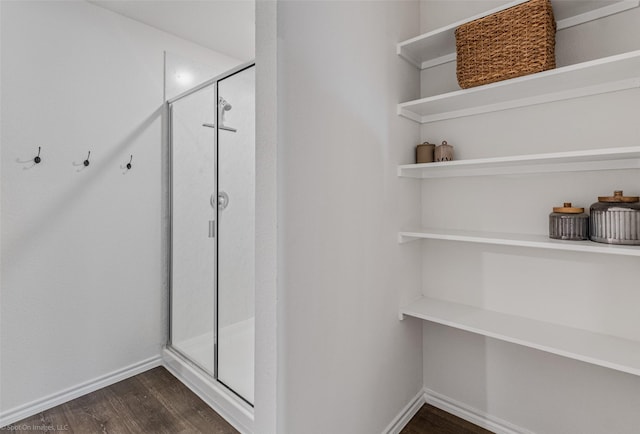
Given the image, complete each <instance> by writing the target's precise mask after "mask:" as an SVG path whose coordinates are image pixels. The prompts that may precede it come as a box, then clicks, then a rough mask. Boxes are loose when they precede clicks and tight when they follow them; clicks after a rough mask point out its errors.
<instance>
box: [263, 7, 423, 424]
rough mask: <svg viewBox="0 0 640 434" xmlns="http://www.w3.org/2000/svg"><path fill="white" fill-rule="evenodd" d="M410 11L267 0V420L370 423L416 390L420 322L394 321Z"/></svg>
mask: <svg viewBox="0 0 640 434" xmlns="http://www.w3.org/2000/svg"><path fill="white" fill-rule="evenodd" d="M418 19H419V14H418V3H417V2H408V1H407V2H405V1H402V2H397V1H366V2H325V1H309V2H299V1H281V2H278V11H277V21H278V49H277V56H278V65H277V71H278V102H277V107H278V115H277V116H278V119H277V120H278V128H279V130H278V177H279V180H278V201H279V214H278V231H279V239H278V240H279V241H278V244H279V254H278V261H279V264H278V269H279V276H278V285H279V288H280V291H281V293H280V294H281V298H279V300H278V303H279V307H278V309H279V310H278V311H279V312H280V313H281V316H280V319H281V321H279V322H278V328H279V330H281V332H280V333H281V334H280V335H279V336H280V337H281V339H282V342H281V343H280V345H279V353H278V357H279V373H280V374H281V378H280V381H281V384H282V395H281V396H280V397H279V399H278V403H279V404H278V405H279V408H278V414H279V415H280V417H281V421H282V423H281V425H280V427H279V431H278V432H281V433H291V434H295V433H305V434H325V433H349V434H371V433H377V432H382V431H383V430H384V429H385V427H386V426H388V425H389V423H390V422H391V421H392V419H393V418H394V417H395V416H396V415H398V413H399V412H400V411H401V409H402V408H404V407H405V405H406V404H407V403H408V402H410V401H411V400H412V399H413V398H414V397H415V396H416V394H417V393H418V392H419V390H420V389H421V386H422V381H421V378H422V373H421V360H422V355H421V337H420V336H421V330H420V327H421V326H420V325H419V324H416V323H409V322H408V321H404V322H401V321H399V320H398V309H399V306H400V305H401V304H402V303H406V302H408V301H409V300H411V299H414V298H417V296H418V294H419V287H420V274H419V262H418V259H419V246H418V245H407V246H405V245H403V246H400V245H398V242H397V233H398V230H399V228H400V227H401V226H403V225H410V224H412V223H413V224H415V223H417V222H418V221H419V205H418V203H417V202H416V200H417V198H418V197H419V185H417V184H415V183H411V181H410V180H404V179H400V178H398V177H397V175H396V169H397V165H398V164H399V163H401V162H404V161H406V160H408V159H410V158H412V155H413V152H414V147H415V145H416V144H417V143H418V142H417V140H418V126H417V125H416V124H415V123H413V122H411V121H408V120H406V119H402V118H400V117H398V116H397V115H396V114H395V107H396V104H397V103H398V102H400V101H403V100H407V99H409V98H410V97H411V95H415V94H416V93H417V92H418V74H417V72H416V71H415V69H414V68H413V67H412V66H410V65H408V64H406V63H405V62H403V61H402V60H401V59H399V58H398V56H397V55H396V54H395V44H396V43H397V42H399V41H401V40H403V39H406V38H408V37H410V36H413V35H415V34H417V33H418ZM258 68H260V65H258ZM258 83H260V82H258ZM256 402H257V401H256ZM257 411H258V410H257ZM256 414H257V413H256Z"/></svg>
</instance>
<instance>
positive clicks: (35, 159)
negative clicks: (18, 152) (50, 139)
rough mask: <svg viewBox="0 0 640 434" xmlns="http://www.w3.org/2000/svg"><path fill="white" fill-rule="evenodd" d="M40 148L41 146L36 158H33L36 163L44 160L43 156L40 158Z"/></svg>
mask: <svg viewBox="0 0 640 434" xmlns="http://www.w3.org/2000/svg"><path fill="white" fill-rule="evenodd" d="M40 149H41V147H40V146H38V155H36V156H35V158H34V159H33V162H34V163H36V164H40V162H41V161H42V158H40Z"/></svg>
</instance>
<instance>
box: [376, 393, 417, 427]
mask: <svg viewBox="0 0 640 434" xmlns="http://www.w3.org/2000/svg"><path fill="white" fill-rule="evenodd" d="M424 403H425V395H424V390H421V391H420V393H418V394H417V395H416V396H415V397H414V398H413V399H412V400H411V401H410V402H409V403H408V404H407V405H406V406H405V407H404V408H403V409H402V410H400V413H399V414H398V415H397V416H396V417H395V418H394V419H393V420H392V421H391V423H390V424H389V426H387V427H386V428H385V429H384V431H382V434H399V433H400V431H402V428H404V427H405V425H407V424H408V423H409V421H410V420H411V418H413V416H415V415H416V413H417V412H418V410H420V408H421V407H422V406H423V405H424Z"/></svg>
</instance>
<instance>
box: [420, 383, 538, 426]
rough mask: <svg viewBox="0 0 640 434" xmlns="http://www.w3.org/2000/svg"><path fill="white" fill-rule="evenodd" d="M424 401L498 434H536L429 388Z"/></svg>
mask: <svg viewBox="0 0 640 434" xmlns="http://www.w3.org/2000/svg"><path fill="white" fill-rule="evenodd" d="M424 401H425V402H426V403H427V404H431V405H433V406H434V407H438V408H439V409H440V410H444V411H446V412H447V413H451V414H453V415H455V416H458V417H459V418H461V419H464V420H466V421H468V422H471V423H473V424H475V425H478V426H480V427H482V428H485V429H488V430H489V431H493V432H494V433H496V434H534V433H533V431H529V430H527V429H524V428H521V427H519V426H516V425H514V424H512V423H511V422H507V421H506V420H502V419H500V418H497V417H495V416H492V415H490V414H488V413H485V412H483V411H480V410H478V409H475V408H473V407H470V406H468V405H467V404H464V403H462V402H460V401H456V400H455V399H452V398H449V397H448V396H445V395H442V394H440V393H438V392H434V391H433V390H430V389H427V388H425V389H424Z"/></svg>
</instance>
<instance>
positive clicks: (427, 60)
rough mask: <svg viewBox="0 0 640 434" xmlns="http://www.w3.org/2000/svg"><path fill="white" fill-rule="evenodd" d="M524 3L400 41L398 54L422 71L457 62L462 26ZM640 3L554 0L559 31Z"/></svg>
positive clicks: (624, 0)
mask: <svg viewBox="0 0 640 434" xmlns="http://www.w3.org/2000/svg"><path fill="white" fill-rule="evenodd" d="M524 1H526V0H516V1H514V2H511V3H508V4H506V5H504V6H501V7H499V8H496V9H492V10H489V11H486V12H484V13H482V14H479V15H474V16H472V17H469V18H466V19H464V20H462V21H458V22H455V23H453V24H450V25H447V26H444V27H441V28H439V29H436V30H433V31H431V32H428V33H425V34H422V35H420V36H417V37H415V38H412V39H409V40H407V41H404V42H400V43H399V44H398V46H397V52H398V55H399V56H400V57H403V58H404V59H406V60H408V61H409V62H411V63H412V64H413V65H415V66H417V67H418V68H421V69H425V68H430V67H432V66H436V65H440V64H442V63H446V62H451V61H454V60H455V59H456V38H455V34H454V32H455V30H456V28H457V27H458V26H460V25H462V24H464V23H468V22H470V21H473V20H476V19H478V18H482V17H486V16H487V15H491V14H493V13H495V12H499V11H501V10H504V9H507V8H510V7H512V6H515V5H518V4H520V3H523V2H524ZM639 3H640V0H622V1H617V2H613V3H612V2H605V1H602V2H598V1H595V2H587V1H563V0H554V1H552V6H553V11H554V16H555V18H556V24H557V28H558V30H560V29H565V28H567V27H571V26H575V25H578V24H582V23H585V22H587V21H592V20H596V19H599V18H603V17H606V16H608V15H612V14H615V13H618V12H622V11H625V10H627V9H632V8H635V7H637V6H638V4H639Z"/></svg>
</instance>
